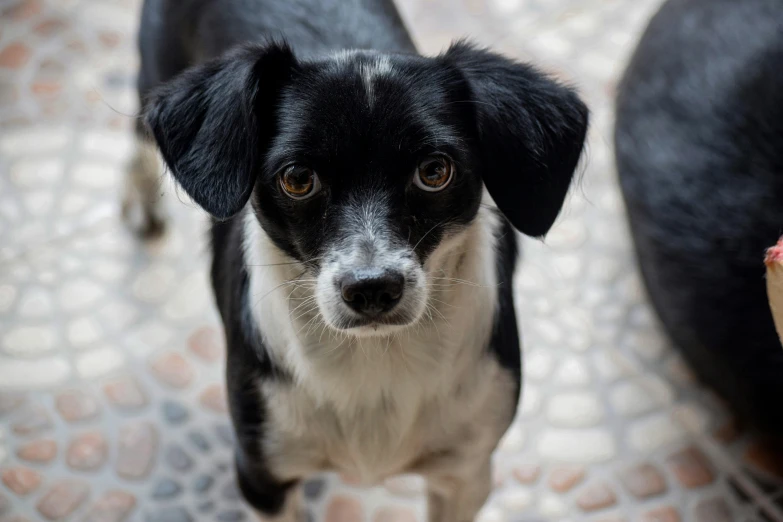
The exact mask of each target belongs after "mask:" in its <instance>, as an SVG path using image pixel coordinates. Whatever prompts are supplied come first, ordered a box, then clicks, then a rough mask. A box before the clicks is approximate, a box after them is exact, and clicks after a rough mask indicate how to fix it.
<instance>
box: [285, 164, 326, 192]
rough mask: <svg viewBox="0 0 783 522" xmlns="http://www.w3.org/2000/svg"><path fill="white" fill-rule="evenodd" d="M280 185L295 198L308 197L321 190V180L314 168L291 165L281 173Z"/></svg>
mask: <svg viewBox="0 0 783 522" xmlns="http://www.w3.org/2000/svg"><path fill="white" fill-rule="evenodd" d="M278 176H279V178H280V186H281V187H282V188H283V192H285V193H286V194H287V195H288V196H289V197H291V198H293V199H306V198H309V197H310V196H312V195H314V194H315V193H317V192H318V191H319V190H321V181H320V180H319V179H318V175H317V174H316V173H315V171H314V170H313V169H310V168H307V167H301V166H299V165H291V166H290V167H287V168H286V169H284V170H283V171H282V172H281V173H280V174H279V175H278Z"/></svg>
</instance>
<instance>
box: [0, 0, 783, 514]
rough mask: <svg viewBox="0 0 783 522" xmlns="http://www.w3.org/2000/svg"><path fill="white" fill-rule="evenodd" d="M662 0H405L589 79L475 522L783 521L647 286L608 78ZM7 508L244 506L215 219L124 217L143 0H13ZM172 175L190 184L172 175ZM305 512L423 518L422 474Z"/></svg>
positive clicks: (6, 211)
mask: <svg viewBox="0 0 783 522" xmlns="http://www.w3.org/2000/svg"><path fill="white" fill-rule="evenodd" d="M657 4H658V1H657V0H492V1H491V2H490V1H488V2H482V1H481V0H459V1H457V0H401V1H400V6H401V8H402V10H403V12H404V14H405V17H406V19H407V20H408V21H409V24H410V26H411V28H412V30H413V32H414V34H415V35H416V37H417V39H418V41H419V43H420V45H421V48H422V50H423V51H425V52H437V51H439V50H441V49H443V47H444V46H445V45H447V43H448V42H449V41H450V40H451V39H453V38H455V37H458V36H462V35H472V36H473V37H474V38H475V39H476V40H478V41H480V42H482V43H486V44H489V45H492V46H494V47H495V48H497V49H500V50H502V51H503V52H506V53H508V54H511V55H513V56H517V57H520V58H524V59H532V60H534V61H536V62H537V63H539V64H541V65H542V67H544V68H546V69H547V70H550V71H552V72H553V73H555V74H557V75H559V76H561V77H563V78H566V79H568V80H569V81H571V82H573V83H574V84H575V85H578V86H579V88H580V89H581V91H582V92H583V93H584V95H585V97H586V98H587V100H588V101H589V104H590V105H591V107H592V110H593V128H592V133H591V138H590V147H589V154H588V158H589V161H587V162H586V163H585V165H586V167H585V173H584V179H583V182H582V185H581V189H580V190H577V191H575V194H574V196H573V197H572V198H571V200H570V202H569V206H568V210H567V212H566V213H565V215H564V216H563V217H562V219H561V220H560V223H559V225H558V226H557V228H556V229H555V230H554V232H553V233H552V234H551V236H550V237H549V238H548V240H547V242H546V244H541V243H536V242H532V241H527V242H526V243H525V260H524V266H523V269H522V271H521V276H520V277H519V280H518V293H519V303H520V307H519V308H520V309H519V316H520V320H521V323H522V326H523V331H524V335H525V361H526V362H525V382H524V397H523V404H522V407H521V410H520V412H519V414H518V420H517V421H516V423H515V424H514V426H513V427H512V428H511V430H510V431H509V433H508V435H507V436H506V438H505V439H504V441H503V443H502V446H501V448H500V449H499V450H498V452H497V473H496V486H497V487H496V491H495V493H494V494H493V496H492V498H491V501H490V503H489V504H488V506H487V508H486V509H485V510H484V512H483V513H482V518H481V520H482V521H483V522H522V521H528V522H532V521H566V520H569V521H576V520H587V521H592V522H599V521H600V522H620V521H629V522H630V521H644V522H655V521H657V522H678V521H683V522H685V521H694V522H723V521H727V522H728V521H736V522H751V521H753V522H755V521H773V522H774V521H783V508H781V504H783V502H781V499H783V456H779V455H775V454H774V453H772V452H771V450H770V449H769V447H768V445H766V444H765V442H764V440H763V439H761V438H759V437H757V436H755V435H754V434H752V433H748V432H746V431H745V430H743V429H742V428H741V427H740V426H737V425H736V423H734V422H733V421H732V419H731V416H730V415H729V414H728V413H727V411H726V410H725V408H724V407H723V406H722V404H721V403H720V401H718V400H717V399H716V398H715V397H714V396H713V395H712V394H710V393H709V392H707V391H705V390H703V389H702V388H700V387H699V386H698V385H697V384H696V383H695V382H694V380H693V378H692V376H691V373H690V372H689V371H688V369H687V368H686V367H685V366H684V364H683V362H682V359H681V358H680V357H679V356H678V355H677V354H676V353H675V352H674V351H672V349H671V348H670V347H669V346H668V344H667V342H666V340H665V339H664V338H663V336H662V335H661V333H660V332H659V329H658V327H657V325H656V323H655V320H654V317H653V316H652V314H651V311H650V309H649V307H648V306H647V305H646V304H645V301H644V295H643V292H642V289H641V286H640V282H639V279H638V277H637V274H636V272H635V268H634V265H633V262H632V256H631V251H630V246H629V241H628V235H627V231H626V229H625V225H624V222H623V216H622V212H623V210H622V208H621V202H620V198H619V194H618V191H617V188H616V183H615V179H614V172H613V166H612V160H611V150H610V147H611V143H610V142H611V139H610V136H611V120H612V112H611V97H612V95H613V89H614V85H615V81H616V79H617V76H618V74H619V72H620V71H621V69H622V64H623V61H624V60H625V58H626V56H627V54H628V53H629V52H630V50H631V49H632V47H633V44H634V42H635V40H636V38H637V35H638V33H639V30H640V28H641V27H642V26H643V24H644V23H645V20H646V19H647V18H648V16H649V15H650V14H651V13H652V12H653V10H654V9H655V8H656V7H657ZM0 11H1V16H2V18H0V125H1V129H2V135H1V136H0V238H2V241H0V521H2V522H12V521H13V522H22V521H30V522H32V521H37V520H69V521H90V522H121V521H134V522H135V521H138V522H164V521H165V522H179V521H182V522H185V521H192V520H218V521H224V522H229V521H241V520H250V515H249V512H248V511H247V510H246V508H245V507H243V505H242V503H241V502H240V500H239V498H238V496H237V492H236V490H235V488H234V485H233V476H232V473H233V470H232V467H231V449H230V447H231V433H230V429H229V425H228V421H227V417H226V405H225V398H224V394H223V386H222V382H221V379H222V355H223V349H224V348H223V346H222V344H221V338H220V332H219V326H218V322H217V318H216V315H215V313H214V311H213V310H212V307H211V302H210V296H209V293H208V291H207V286H206V274H205V267H206V263H207V255H206V248H205V240H204V233H203V224H204V220H203V217H202V216H201V214H200V212H198V211H197V209H195V208H194V206H193V205H192V204H190V203H188V202H186V201H184V196H183V195H182V194H177V192H176V191H175V190H174V189H173V188H172V187H171V186H170V184H168V185H165V186H164V190H165V192H166V193H167V198H168V200H169V201H168V208H169V209H170V212H171V214H172V216H173V219H174V223H173V226H172V227H171V229H170V232H169V234H168V235H167V236H166V237H165V238H164V239H163V240H161V241H159V242H157V243H153V244H148V245H141V244H138V243H137V242H136V241H134V239H133V237H132V236H131V235H130V234H129V233H128V232H127V231H126V229H125V228H124V227H123V225H122V223H121V222H120V220H119V218H118V215H119V204H118V202H119V196H118V194H119V190H120V184H121V182H122V170H123V168H124V165H125V163H126V161H127V160H128V156H129V152H130V147H131V131H130V129H131V127H132V123H133V118H134V117H133V114H134V111H135V110H136V105H135V94H134V90H133V82H134V78H133V74H134V69H135V67H136V65H137V57H136V53H135V48H134V43H133V34H134V32H135V28H136V24H137V16H138V2H137V1H135V0H103V1H101V0H23V1H20V0H0ZM178 196H179V197H178ZM304 493H305V496H306V498H307V500H308V504H309V508H310V512H311V520H313V521H320V520H326V521H327V522H339V521H342V522H360V521H367V522H415V521H421V520H422V515H423V513H424V503H423V499H422V496H421V482H420V481H417V480H416V479H415V478H410V477H408V478H405V477H403V478H399V479H393V480H390V481H389V483H388V484H386V486H385V487H383V488H381V487H379V488H376V489H374V490H371V491H365V490H359V489H357V488H354V487H352V486H351V485H350V484H346V483H342V482H340V481H339V480H338V479H337V478H336V477H322V478H316V479H314V480H313V481H312V482H309V483H308V484H307V487H306V488H305V490H304Z"/></svg>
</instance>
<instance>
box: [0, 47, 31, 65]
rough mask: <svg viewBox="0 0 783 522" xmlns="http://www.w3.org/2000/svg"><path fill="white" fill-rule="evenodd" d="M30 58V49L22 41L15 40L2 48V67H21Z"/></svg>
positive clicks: (0, 59) (0, 57) (0, 56)
mask: <svg viewBox="0 0 783 522" xmlns="http://www.w3.org/2000/svg"><path fill="white" fill-rule="evenodd" d="M29 59H30V49H29V48H28V47H27V46H26V45H25V44H23V43H21V42H14V43H12V44H9V45H7V46H6V47H5V48H4V49H2V50H0V67H4V68H6V69H21V68H22V67H24V65H25V64H26V63H27V61H28V60H29Z"/></svg>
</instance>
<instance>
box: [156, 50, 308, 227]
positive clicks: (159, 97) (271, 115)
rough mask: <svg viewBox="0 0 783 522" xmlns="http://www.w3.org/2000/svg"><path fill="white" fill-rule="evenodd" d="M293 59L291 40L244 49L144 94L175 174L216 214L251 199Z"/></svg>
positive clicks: (231, 212)
mask: <svg viewBox="0 0 783 522" xmlns="http://www.w3.org/2000/svg"><path fill="white" fill-rule="evenodd" d="M295 65H296V60H295V58H294V56H293V53H292V52H291V50H290V48H288V46H287V45H285V44H268V45H264V46H259V45H248V46H245V47H239V48H237V49H234V50H232V51H230V52H228V53H227V54H225V55H223V56H221V57H219V58H216V59H214V60H212V61H209V62H206V63H204V64H201V65H197V66H195V67H191V68H190V69H187V70H186V71H185V72H183V73H181V74H180V75H178V76H176V77H174V78H173V79H172V80H170V81H169V82H167V83H165V84H164V85H163V86H161V87H160V88H158V89H157V90H156V91H154V92H153V94H152V96H151V97H150V98H149V99H148V100H146V103H145V105H146V107H145V116H144V120H145V123H146V124H147V127H148V128H149V129H150V130H151V131H152V134H153V136H154V137H155V141H156V142H157V144H158V147H159V148H160V151H161V153H162V154H163V159H165V160H166V164H167V165H168V167H169V169H170V170H171V173H172V175H173V176H174V178H175V179H176V180H177V182H178V183H179V184H180V186H181V187H182V188H183V189H185V191H186V192H187V193H188V195H189V196H190V197H191V198H193V200H194V201H195V202H196V203H198V204H199V206H201V207H202V208H203V209H204V210H206V211H207V212H209V213H210V214H212V215H213V216H214V217H216V218H218V219H226V218H229V217H231V216H233V215H234V214H236V213H237V212H239V211H240V210H241V209H242V208H243V207H244V206H245V204H246V203H247V201H248V199H249V198H250V194H251V192H252V191H253V187H254V186H255V182H256V178H257V176H258V173H259V171H260V169H261V164H262V161H263V158H264V154H265V152H266V147H267V146H268V142H269V140H270V138H271V135H272V133H273V132H274V128H275V115H276V107H277V103H278V100H279V97H280V90H281V88H282V86H283V85H284V84H285V83H286V82H287V81H288V80H289V78H290V77H291V75H292V71H293V69H294V67H295Z"/></svg>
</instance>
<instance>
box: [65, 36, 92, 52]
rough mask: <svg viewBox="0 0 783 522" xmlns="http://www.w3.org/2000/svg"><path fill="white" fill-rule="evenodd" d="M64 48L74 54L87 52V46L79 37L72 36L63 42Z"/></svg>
mask: <svg viewBox="0 0 783 522" xmlns="http://www.w3.org/2000/svg"><path fill="white" fill-rule="evenodd" d="M65 48H66V49H68V50H69V51H71V52H73V53H76V54H85V53H86V52H87V46H86V45H85V44H84V41H82V39H81V38H79V37H73V38H71V39H70V40H68V43H66V44H65Z"/></svg>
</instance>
